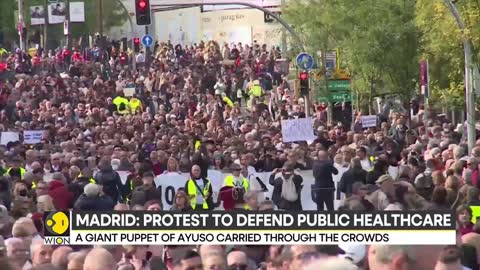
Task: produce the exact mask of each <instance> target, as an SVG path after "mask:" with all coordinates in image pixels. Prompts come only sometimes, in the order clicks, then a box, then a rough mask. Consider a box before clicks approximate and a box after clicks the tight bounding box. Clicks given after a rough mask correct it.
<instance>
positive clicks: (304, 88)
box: [298, 71, 310, 96]
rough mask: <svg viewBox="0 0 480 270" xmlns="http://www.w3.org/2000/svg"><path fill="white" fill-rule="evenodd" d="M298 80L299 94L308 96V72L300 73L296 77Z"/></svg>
mask: <svg viewBox="0 0 480 270" xmlns="http://www.w3.org/2000/svg"><path fill="white" fill-rule="evenodd" d="M298 78H299V79H300V94H302V95H304V96H306V95H308V90H309V88H310V86H309V82H308V72H307V71H302V72H300V75H299V76H298Z"/></svg>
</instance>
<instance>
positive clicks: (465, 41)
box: [444, 0, 476, 153]
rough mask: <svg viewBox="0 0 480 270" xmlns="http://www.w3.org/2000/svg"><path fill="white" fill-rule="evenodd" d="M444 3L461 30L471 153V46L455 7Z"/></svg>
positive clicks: (473, 107)
mask: <svg viewBox="0 0 480 270" xmlns="http://www.w3.org/2000/svg"><path fill="white" fill-rule="evenodd" d="M444 2H445V4H446V5H447V6H448V8H449V9H450V12H451V13H452V15H453V16H454V17H455V21H456V22H457V25H458V28H460V30H462V39H463V49H464V52H465V102H466V105H467V139H468V152H469V153H471V152H472V149H473V146H474V145H475V140H476V134H475V133H476V131H475V97H474V93H473V87H472V82H473V80H472V75H473V63H472V57H473V48H472V47H473V46H472V43H471V41H470V39H469V38H468V37H466V36H465V34H464V33H463V32H464V31H465V23H464V22H463V20H462V17H461V16H460V12H458V10H457V8H456V7H455V5H454V4H453V2H452V1H451V0H444Z"/></svg>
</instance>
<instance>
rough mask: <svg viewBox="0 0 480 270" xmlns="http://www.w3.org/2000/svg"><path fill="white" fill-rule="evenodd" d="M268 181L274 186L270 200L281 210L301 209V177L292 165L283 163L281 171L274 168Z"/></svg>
mask: <svg viewBox="0 0 480 270" xmlns="http://www.w3.org/2000/svg"><path fill="white" fill-rule="evenodd" d="M269 182H270V184H271V185H273V186H274V188H273V194H272V201H273V202H274V203H275V205H276V206H277V207H278V209H283V210H302V199H301V190H302V182H303V179H302V177H301V176H300V175H298V174H295V172H294V165H293V164H292V163H285V165H283V168H282V171H281V172H279V170H274V171H273V172H272V174H271V175H270V179H269Z"/></svg>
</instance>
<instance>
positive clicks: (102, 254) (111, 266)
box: [83, 248, 117, 270]
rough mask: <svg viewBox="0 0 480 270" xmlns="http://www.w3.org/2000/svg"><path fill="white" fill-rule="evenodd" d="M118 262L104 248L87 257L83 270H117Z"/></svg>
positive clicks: (92, 252)
mask: <svg viewBox="0 0 480 270" xmlns="http://www.w3.org/2000/svg"><path fill="white" fill-rule="evenodd" d="M116 266H117V262H116V261H115V259H114V257H113V255H112V254H111V253H110V252H108V251H107V250H106V249H104V248H94V249H92V250H90V251H89V252H88V253H87V255H86V256H85V261H84V263H83V270H115V269H116Z"/></svg>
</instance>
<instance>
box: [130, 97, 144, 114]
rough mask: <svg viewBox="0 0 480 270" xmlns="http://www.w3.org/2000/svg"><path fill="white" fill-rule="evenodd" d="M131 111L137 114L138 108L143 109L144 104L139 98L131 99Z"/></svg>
mask: <svg viewBox="0 0 480 270" xmlns="http://www.w3.org/2000/svg"><path fill="white" fill-rule="evenodd" d="M129 105H130V110H131V111H132V114H135V112H136V111H137V108H139V107H140V108H142V102H141V101H140V100H139V99H138V98H131V99H130V103H129Z"/></svg>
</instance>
